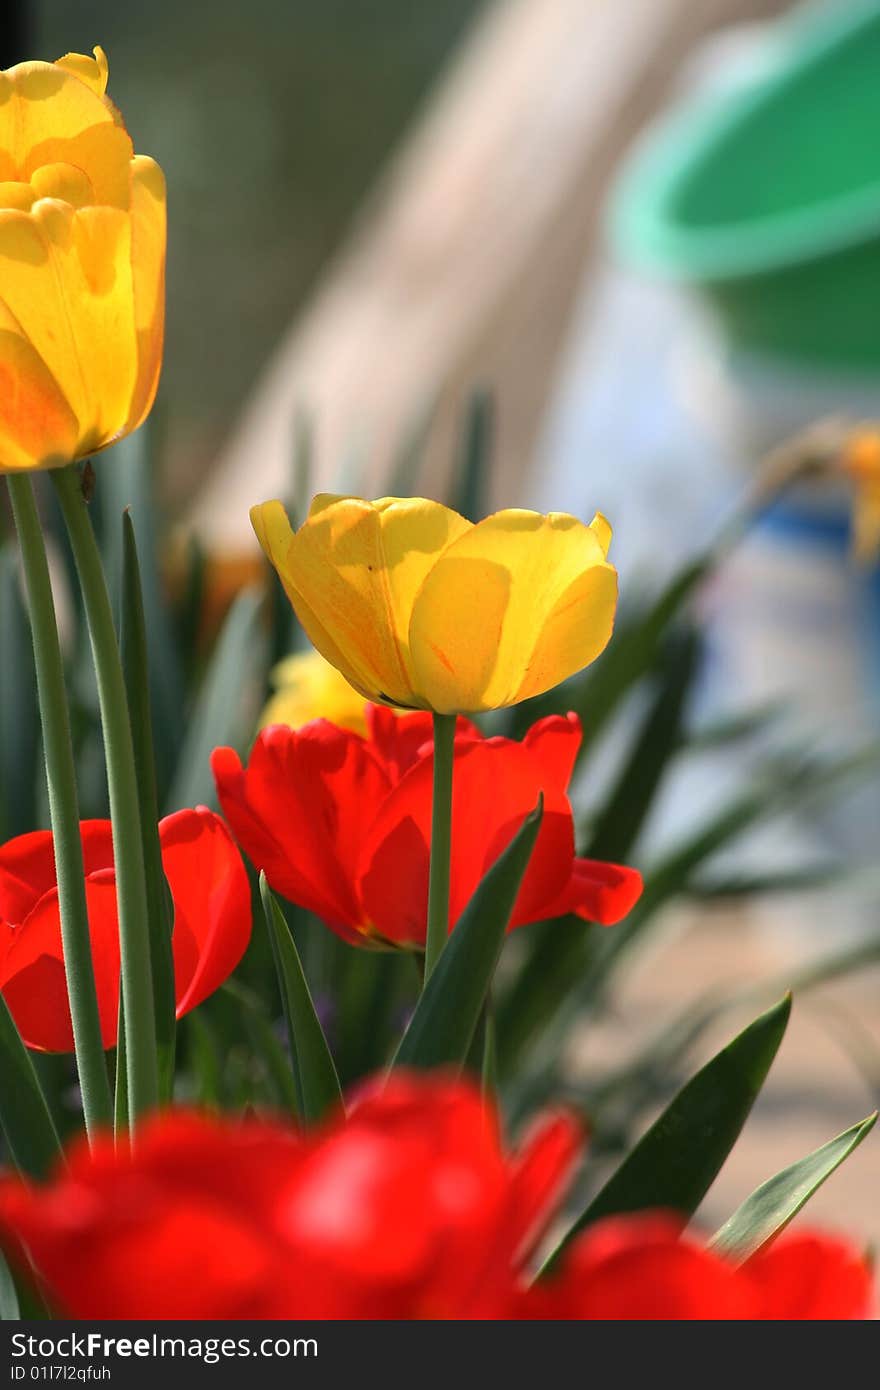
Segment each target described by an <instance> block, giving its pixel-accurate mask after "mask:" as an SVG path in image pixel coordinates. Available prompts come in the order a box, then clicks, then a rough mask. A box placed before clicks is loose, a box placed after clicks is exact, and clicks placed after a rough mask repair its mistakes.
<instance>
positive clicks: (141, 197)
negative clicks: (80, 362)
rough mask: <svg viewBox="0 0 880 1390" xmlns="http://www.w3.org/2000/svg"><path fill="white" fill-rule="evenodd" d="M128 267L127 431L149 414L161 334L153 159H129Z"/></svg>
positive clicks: (160, 198)
mask: <svg viewBox="0 0 880 1390" xmlns="http://www.w3.org/2000/svg"><path fill="white" fill-rule="evenodd" d="M131 169H132V202H131V266H132V285H133V289H134V320H135V331H136V334H137V382H136V385H135V391H134V396H133V398H132V402H131V408H130V410H129V415H128V420H127V422H126V426H125V428H126V430H127V431H128V430H134V429H137V427H138V425H140V424H141V423H142V421H143V420H144V418H145V417H146V416H147V414H148V413H149V410H150V407H151V406H152V404H153V400H154V398H155V395H156V388H157V387H158V385H159V372H160V370H161V367H162V343H163V338H164V330H165V175H164V174H163V173H162V170H161V169H160V168H159V165H158V164H157V163H156V161H155V160H154V159H149V158H148V157H147V156H146V155H135V158H134V159H133V160H132V165H131Z"/></svg>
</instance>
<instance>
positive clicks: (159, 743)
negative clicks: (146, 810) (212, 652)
mask: <svg viewBox="0 0 880 1390" xmlns="http://www.w3.org/2000/svg"><path fill="white" fill-rule="evenodd" d="M158 435H159V414H158V412H157V411H156V410H155V409H154V410H153V411H152V413H151V415H150V418H149V420H147V422H146V423H145V424H144V425H143V426H142V427H141V428H140V429H139V430H137V431H136V432H135V433H134V434H131V435H128V436H127V437H126V438H125V439H123V440H120V442H119V443H118V444H115V445H114V446H113V451H112V454H113V457H112V459H108V460H107V462H106V464H105V465H104V466H103V467H102V468H101V474H100V479H99V480H98V482H97V484H96V487H95V496H94V505H93V508H92V510H93V513H94V514H95V525H96V527H97V529H98V530H99V532H100V535H101V542H102V544H101V549H102V554H103V557H104V563H105V569H106V573H107V582H108V586H109V589H110V593H111V595H112V597H113V600H114V606H116V607H117V612H119V611H121V604H122V602H123V601H124V600H123V597H122V595H123V586H124V578H123V576H124V570H125V564H126V561H125V542H124V538H123V535H122V533H121V532H120V530H119V518H120V516H121V515H122V514H123V512H125V511H128V512H129V513H130V515H131V517H132V525H133V528H134V533H135V534H136V536H137V544H138V551H139V554H140V583H141V588H142V605H143V610H144V614H145V631H146V638H145V641H146V646H147V650H148V653H149V661H148V663H147V687H146V688H147V689H148V690H149V697H150V703H151V705H152V709H153V716H154V721H155V735H156V738H155V757H156V768H157V779H158V784H159V787H160V788H162V789H164V788H166V787H167V786H168V783H169V781H170V778H171V775H172V772H173V769H174V767H175V765H176V762H177V758H178V756H179V753H180V747H181V742H182V738H183V730H184V721H183V720H182V719H181V710H182V707H183V700H184V672H183V662H182V652H181V649H180V647H179V645H178V641H177V633H176V631H175V628H174V624H173V621H172V616H171V610H170V609H169V606H168V604H167V602H166V599H165V584H164V578H163V575H162V572H161V565H160V560H159V537H160V528H161V517H160V515H159V511H158V507H157V505H156V498H155V481H156V478H157V476H158V473H157V468H156V453H157V444H158V442H159V441H158Z"/></svg>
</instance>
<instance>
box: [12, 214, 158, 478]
mask: <svg viewBox="0 0 880 1390" xmlns="http://www.w3.org/2000/svg"><path fill="white" fill-rule="evenodd" d="M0 276H2V280H3V285H4V299H5V303H6V305H7V307H8V309H9V311H10V313H12V314H13V315H14V316H15V318H16V319H18V321H19V322H20V323H22V324H23V325H26V331H27V336H28V338H29V340H30V342H31V344H32V345H33V347H34V349H35V350H36V351H37V352H38V353H39V355H40V357H41V358H42V359H43V361H44V362H45V364H46V366H47V368H48V370H49V371H50V372H51V374H52V376H53V377H54V379H55V381H56V383H57V384H58V386H59V388H60V389H61V391H62V392H63V393H64V396H65V398H66V399H67V401H68V403H69V405H70V407H71V409H72V410H73V412H74V413H75V414H76V416H77V419H78V421H79V443H78V452H79V453H84V452H87V451H89V450H92V449H94V448H96V447H99V446H101V445H103V444H106V443H108V442H109V441H110V440H111V439H112V438H113V437H114V436H115V435H116V434H117V433H118V432H119V431H120V430H121V429H122V427H123V425H124V424H125V421H126V418H127V416H128V410H129V405H130V402H131V399H132V393H133V390H134V385H135V376H136V370H137V361H136V339H135V328H134V314H133V294H132V272H131V228H130V221H129V218H128V217H127V216H126V215H125V214H124V213H121V212H119V211H117V210H116V209H114V208H109V207H88V208H82V209H80V210H79V211H74V210H73V209H72V208H71V207H70V206H69V205H68V204H66V203H61V202H56V201H54V200H53V199H42V200H41V201H39V202H37V203H35V204H34V207H33V209H32V211H31V212H30V213H22V212H16V211H0Z"/></svg>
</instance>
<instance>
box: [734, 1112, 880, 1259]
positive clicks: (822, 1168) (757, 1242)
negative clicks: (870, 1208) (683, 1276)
mask: <svg viewBox="0 0 880 1390" xmlns="http://www.w3.org/2000/svg"><path fill="white" fill-rule="evenodd" d="M876 1119H877V1111H876V1110H875V1111H874V1113H873V1115H869V1116H868V1118H867V1119H866V1120H862V1121H861V1123H860V1124H857V1125H853V1126H852V1127H851V1128H850V1129H845V1130H844V1131H843V1133H842V1134H838V1135H837V1138H836V1139H830V1140H829V1141H828V1143H827V1144H823V1145H822V1147H821V1148H820V1149H816V1150H815V1151H814V1152H813V1153H811V1154H808V1155H807V1157H806V1158H801V1159H799V1160H798V1162H797V1163H792V1164H791V1165H790V1166H789V1167H788V1168H783V1169H782V1171H781V1172H780V1173H777V1174H776V1175H775V1176H774V1177H772V1178H768V1180H767V1182H765V1183H762V1184H761V1186H760V1187H758V1188H756V1189H755V1191H754V1192H753V1193H752V1194H751V1196H750V1197H747V1198H746V1200H745V1201H744V1202H743V1204H742V1206H740V1207H737V1209H736V1211H735V1212H734V1213H733V1215H732V1216H731V1217H729V1218H728V1220H727V1221H725V1223H724V1225H723V1226H722V1227H721V1229H720V1230H719V1231H716V1233H715V1235H714V1236H713V1237H712V1239H711V1241H710V1242H709V1244H710V1246H711V1247H713V1248H714V1249H715V1250H717V1251H718V1252H719V1254H722V1255H725V1256H726V1257H727V1258H728V1259H732V1260H735V1261H736V1262H737V1263H741V1262H742V1261H743V1260H747V1259H748V1258H749V1256H750V1255H754V1254H755V1252H756V1251H757V1250H760V1249H761V1246H762V1245H766V1244H767V1241H768V1240H772V1239H773V1237H774V1236H776V1235H778V1234H779V1232H780V1231H781V1230H783V1229H784V1228H785V1227H786V1226H787V1225H788V1223H789V1221H791V1220H792V1218H793V1217H795V1216H797V1214H798V1212H799V1211H800V1209H801V1207H802V1206H804V1204H805V1203H806V1202H808V1201H809V1199H810V1198H811V1197H812V1195H813V1193H814V1192H816V1191H818V1189H819V1188H820V1187H821V1186H822V1184H823V1183H824V1182H825V1181H827V1179H828V1178H830V1177H831V1174H832V1173H833V1172H834V1171H835V1169H836V1168H839V1167H840V1165H841V1163H843V1161H844V1159H845V1158H849V1155H850V1154H851V1153H852V1152H853V1150H854V1149H857V1148H858V1146H859V1144H861V1142H862V1140H863V1139H864V1138H865V1135H866V1134H868V1133H870V1131H871V1130H872V1129H873V1128H874V1123H875V1121H876Z"/></svg>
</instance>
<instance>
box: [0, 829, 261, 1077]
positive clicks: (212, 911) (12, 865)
mask: <svg viewBox="0 0 880 1390" xmlns="http://www.w3.org/2000/svg"><path fill="white" fill-rule="evenodd" d="M80 834H81V836H82V846H83V859H84V867H85V872H86V904H87V907H88V913H89V931H90V935H91V942H92V958H93V960H94V966H95V983H96V986H97V993H98V1010H99V1013H100V1016H101V1037H102V1039H103V1042H104V1046H105V1047H114V1046H115V1045H116V1031H117V1019H118V1010H119V924H118V920H117V915H116V877H115V873H114V869H113V841H112V836H111V830H110V822H109V821H108V820H106V821H105V820H91V821H83V822H82V824H81V826H80ZM159 841H160V847H161V852H162V867H163V869H164V870H165V876H166V878H167V880H168V886H169V888H170V890H171V896H172V899H173V901H174V932H173V935H172V938H171V945H172V952H173V956H174V982H175V996H176V1000H177V1016H178V1018H179V1017H180V1016H181V1015H182V1014H185V1013H188V1012H189V1010H190V1009H194V1008H195V1006H196V1005H197V1004H200V1003H201V1002H202V1000H203V999H206V998H207V996H208V995H209V994H211V993H213V991H214V990H215V989H217V988H218V987H219V986H220V985H221V984H222V983H223V981H224V980H225V979H226V978H227V977H228V976H229V975H231V973H232V971H233V970H234V969H235V967H236V965H237V964H238V962H239V961H240V960H241V957H242V955H243V954H244V951H245V948H246V946H247V944H248V941H249V939H250V931H251V896H250V888H249V885H248V878H247V873H246V871H245V867H244V864H243V863H242V860H241V855H240V854H239V852H238V850H237V848H236V846H235V844H234V842H233V840H232V837H231V835H230V834H229V831H228V830H227V829H226V826H225V825H224V824H223V821H222V820H221V819H220V817H219V816H216V815H215V814H214V813H213V811H209V810H208V809H207V807H205V806H199V807H198V808H197V809H196V810H194V811H189V810H186V811H177V812H175V814H174V815H171V816H166V818H165V819H164V820H163V821H161V822H160V824H159ZM0 992H2V994H3V997H4V998H5V1000H6V1003H7V1005H8V1006H9V1010H10V1012H11V1014H12V1016H13V1018H14V1019H15V1022H16V1024H17V1025H18V1030H19V1032H20V1033H21V1035H22V1038H23V1039H24V1041H25V1042H26V1043H27V1045H28V1046H29V1047H34V1048H38V1049H39V1050H40V1051H43V1052H72V1051H73V1029H72V1025H71V1021H70V1009H69V1006H68V1002H67V986H66V983H65V977H64V954H63V950H62V945H61V919H60V916H59V911H58V889H57V886H56V879H55V857H54V852H53V841H52V832H51V831H49V830H35V831H32V832H31V833H30V834H27V835H19V836H18V838H17V839H14V840H10V841H9V842H8V843H7V844H5V845H3V846H2V848H0Z"/></svg>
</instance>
